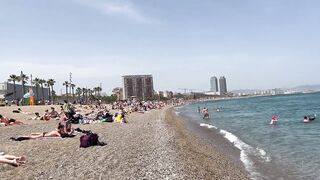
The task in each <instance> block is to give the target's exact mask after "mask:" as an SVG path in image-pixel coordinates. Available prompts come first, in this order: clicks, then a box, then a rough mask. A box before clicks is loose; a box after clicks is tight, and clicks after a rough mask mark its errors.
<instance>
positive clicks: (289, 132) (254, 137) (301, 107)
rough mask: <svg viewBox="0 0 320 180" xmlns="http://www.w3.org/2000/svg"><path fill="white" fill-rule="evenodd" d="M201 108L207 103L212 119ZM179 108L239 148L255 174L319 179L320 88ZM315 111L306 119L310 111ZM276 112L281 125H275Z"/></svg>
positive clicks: (269, 176) (253, 175)
mask: <svg viewBox="0 0 320 180" xmlns="http://www.w3.org/2000/svg"><path fill="white" fill-rule="evenodd" d="M198 107H200V108H201V109H202V108H204V107H207V108H208V109H209V113H210V119H207V120H205V119H203V118H202V115H201V113H198ZM218 108H219V109H220V111H219V112H218V111H217V109H218ZM176 111H177V113H178V114H179V115H180V116H183V117H185V118H186V119H188V120H189V121H193V122H194V123H197V125H198V126H201V128H206V129H210V131H211V130H212V131H216V132H218V134H219V135H221V136H223V137H224V138H225V140H226V141H228V142H229V143H232V144H233V146H234V147H235V148H237V149H239V151H240V157H239V158H240V160H241V162H242V163H243V165H244V167H245V169H246V170H247V171H248V172H249V175H250V177H251V179H259V180H260V179H290V180H291V179H311V180H313V179H319V180H320V93H312V94H295V95H279V96H267V97H252V98H243V99H229V100H215V101H206V102H199V103H195V104H190V105H186V106H183V107H180V108H177V109H176ZM316 114H319V117H318V119H316V120H315V121H312V122H311V123H303V118H304V116H305V115H316ZM272 115H276V116H277V117H278V122H277V124H276V125H270V121H271V117H272ZM209 138H210V137H209ZM212 138H214V137H212ZM212 140H214V139H212Z"/></svg>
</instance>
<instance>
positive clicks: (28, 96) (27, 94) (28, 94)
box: [23, 92, 34, 98]
mask: <svg viewBox="0 0 320 180" xmlns="http://www.w3.org/2000/svg"><path fill="white" fill-rule="evenodd" d="M31 96H34V93H30V92H29V93H26V94H25V95H23V98H30V97H31Z"/></svg>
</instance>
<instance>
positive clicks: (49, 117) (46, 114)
mask: <svg viewBox="0 0 320 180" xmlns="http://www.w3.org/2000/svg"><path fill="white" fill-rule="evenodd" d="M50 119H51V114H50V112H49V110H48V109H47V110H46V111H45V113H44V115H43V116H42V117H41V118H40V120H46V121H49V120H50Z"/></svg>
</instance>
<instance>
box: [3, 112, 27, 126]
mask: <svg viewBox="0 0 320 180" xmlns="http://www.w3.org/2000/svg"><path fill="white" fill-rule="evenodd" d="M21 124H23V122H20V121H17V120H15V119H8V118H6V117H4V116H2V115H1V114H0V125H3V126H11V125H21Z"/></svg>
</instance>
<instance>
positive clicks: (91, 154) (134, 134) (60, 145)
mask: <svg viewBox="0 0 320 180" xmlns="http://www.w3.org/2000/svg"><path fill="white" fill-rule="evenodd" d="M15 108H16V107H1V108H0V114H3V115H5V116H8V117H10V118H16V119H18V120H22V121H23V122H24V123H26V124H25V125H20V126H10V127H0V142H1V144H0V149H1V150H3V151H5V152H6V153H7V154H14V155H25V156H27V158H28V162H27V164H26V165H24V166H21V167H17V168H15V167H12V166H9V165H3V164H0V179H8V180H9V179H10V180H12V179H235V180H241V179H248V176H247V173H246V172H245V171H244V169H243V168H242V167H240V166H239V165H238V164H237V163H234V162H233V161H232V160H230V158H227V157H226V156H225V155H224V154H223V153H221V152H220V151H218V150H216V149H215V148H214V147H213V146H210V145H209V144H207V143H205V142H203V141H202V140H201V139H199V138H197V137H196V136H194V135H192V133H190V132H189V131H188V130H187V128H186V127H185V124H184V121H183V120H182V119H180V118H179V117H177V116H176V115H175V113H174V112H173V110H172V109H170V108H165V109H163V110H153V111H150V112H147V113H145V114H132V115H130V116H129V117H128V120H129V123H128V124H116V123H99V124H90V125H75V126H74V127H80V128H81V129H85V130H91V131H93V132H95V133H97V134H98V135H99V140H100V141H103V142H106V143H107V145H106V146H103V147H100V146H97V147H90V148H87V149H82V148H79V137H80V136H76V137H75V138H72V139H47V140H32V141H24V142H13V141H10V140H8V139H9V138H10V137H12V136H14V137H16V136H19V135H28V134H30V133H32V132H47V131H51V130H54V129H55V128H56V126H57V123H58V121H49V122H43V121H39V120H38V121H36V120H25V119H28V118H29V117H30V116H31V117H32V115H25V114H14V115H13V114H12V113H11V112H12V109H15ZM57 108H58V107H57ZM44 109H48V107H45V106H42V107H41V106H40V107H34V108H32V107H23V108H22V110H23V111H28V112H37V111H38V112H43V110H44Z"/></svg>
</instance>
